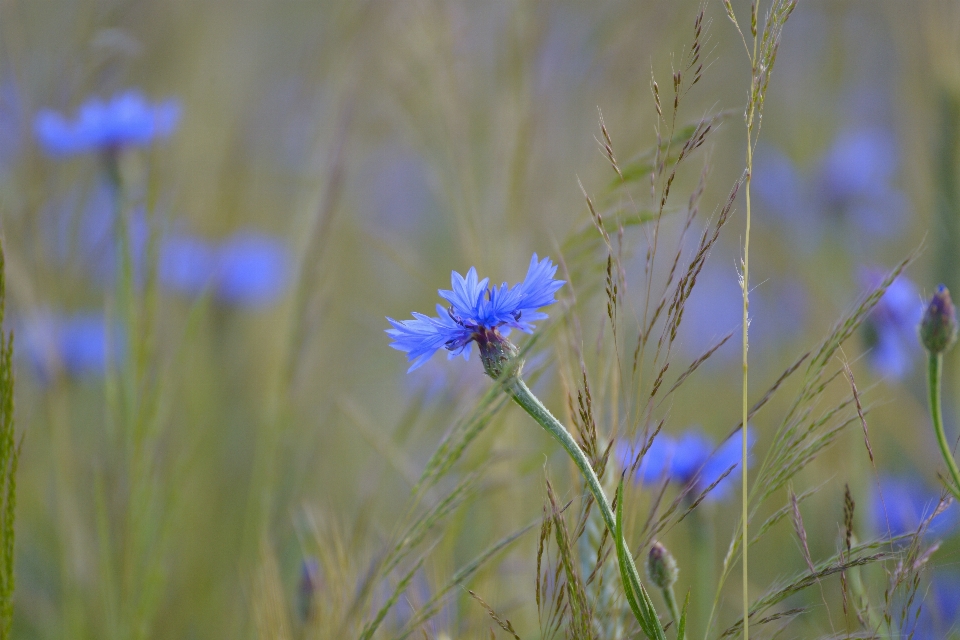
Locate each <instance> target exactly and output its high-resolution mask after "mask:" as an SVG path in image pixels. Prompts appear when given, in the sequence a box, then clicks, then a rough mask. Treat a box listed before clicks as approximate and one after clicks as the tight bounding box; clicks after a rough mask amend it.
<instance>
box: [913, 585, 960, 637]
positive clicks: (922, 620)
mask: <svg viewBox="0 0 960 640" xmlns="http://www.w3.org/2000/svg"><path fill="white" fill-rule="evenodd" d="M919 606H920V615H919V617H918V618H917V620H916V626H915V628H914V629H913V635H912V637H913V638H914V640H939V639H940V638H950V637H955V636H954V635H951V634H953V633H955V632H956V629H957V626H958V624H960V576H958V575H957V574H950V575H945V576H934V578H933V580H932V581H931V584H930V591H929V592H928V593H927V596H926V597H925V598H924V599H923V602H922V603H920V605H919ZM905 635H907V634H905Z"/></svg>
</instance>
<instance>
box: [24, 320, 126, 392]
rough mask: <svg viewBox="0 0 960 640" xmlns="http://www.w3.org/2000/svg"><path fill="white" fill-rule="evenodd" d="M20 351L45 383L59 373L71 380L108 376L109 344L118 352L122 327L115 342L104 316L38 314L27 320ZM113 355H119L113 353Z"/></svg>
mask: <svg viewBox="0 0 960 640" xmlns="http://www.w3.org/2000/svg"><path fill="white" fill-rule="evenodd" d="M24 324H25V326H24V329H23V331H22V332H21V334H20V335H22V336H23V338H22V339H21V340H20V341H18V344H17V349H18V351H19V352H20V353H22V354H23V355H24V356H25V357H26V358H27V359H28V360H29V361H30V363H31V364H32V365H33V368H34V370H35V371H36V373H37V376H38V377H39V378H40V379H41V380H42V381H44V382H46V381H49V380H52V379H53V378H54V377H55V376H56V374H57V373H58V372H61V371H62V372H63V373H65V374H66V375H68V376H70V377H75V378H82V377H97V376H102V375H104V373H106V370H107V365H108V363H109V360H108V352H109V349H108V342H109V344H110V347H112V348H113V349H114V350H116V349H117V348H118V347H119V346H120V345H121V341H120V340H119V337H120V335H119V331H120V328H119V327H118V326H115V327H114V329H113V331H114V335H113V336H112V338H113V339H112V341H110V340H109V339H110V338H111V336H108V324H107V321H106V319H105V318H104V316H103V314H102V313H97V312H80V313H74V314H69V315H64V314H57V313H51V312H42V313H38V314H36V315H34V316H32V317H31V318H29V319H27V320H26V322H25V323H24ZM114 355H117V354H116V353H114Z"/></svg>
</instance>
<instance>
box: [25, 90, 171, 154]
mask: <svg viewBox="0 0 960 640" xmlns="http://www.w3.org/2000/svg"><path fill="white" fill-rule="evenodd" d="M179 120H180V103H179V102H177V101H176V100H165V101H164V102H161V103H158V104H150V103H149V102H147V100H146V98H144V97H143V94H141V93H140V92H139V91H136V90H128V91H125V92H123V93H120V94H117V95H115V96H114V97H113V98H111V99H110V100H109V101H107V102H104V101H102V100H100V99H99V98H91V99H90V100H88V101H87V102H85V103H84V104H83V105H81V107H80V110H79V111H78V113H77V117H76V120H74V121H73V122H70V121H68V120H67V119H66V118H65V117H64V116H62V115H61V114H59V113H57V112H56V111H52V110H50V109H43V110H41V111H40V112H39V113H37V116H36V119H35V121H34V131H35V133H36V135H37V139H38V140H39V142H40V145H41V146H42V147H43V149H44V151H46V152H47V153H48V154H50V155H51V156H56V157H62V156H69V155H74V154H78V153H87V152H91V151H103V150H116V149H121V148H124V147H137V146H145V145H148V144H150V143H151V142H153V141H154V140H155V139H159V138H166V137H168V136H169V135H170V134H172V133H173V131H174V130H175V129H176V128H177V123H178V121H179Z"/></svg>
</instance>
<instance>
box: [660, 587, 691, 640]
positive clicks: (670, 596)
mask: <svg viewBox="0 0 960 640" xmlns="http://www.w3.org/2000/svg"><path fill="white" fill-rule="evenodd" d="M660 593H661V594H663V601H664V602H666V603H667V609H668V610H669V611H670V617H671V618H673V624H675V625H679V624H680V607H679V606H677V596H676V595H674V593H673V586H669V587H664V588H662V589H660ZM683 635H684V636H686V635H687V634H683ZM678 640H684V639H683V638H679V639H678Z"/></svg>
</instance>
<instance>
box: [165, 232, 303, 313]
mask: <svg viewBox="0 0 960 640" xmlns="http://www.w3.org/2000/svg"><path fill="white" fill-rule="evenodd" d="M159 253H160V261H159V266H158V274H159V279H160V284H161V285H163V286H164V287H166V288H167V289H170V290H171V291H176V292H178V293H181V294H185V295H188V296H198V295H200V294H201V293H203V292H204V291H205V290H206V289H208V288H210V289H212V290H213V293H214V295H215V297H216V299H217V300H219V301H221V302H224V303H226V304H230V305H234V306H242V307H265V306H268V305H269V304H271V303H273V302H276V301H277V300H278V299H279V298H280V296H282V295H283V293H284V291H285V290H286V287H287V284H288V283H289V280H290V271H291V269H292V265H291V262H292V259H291V256H290V250H289V248H288V247H287V245H286V243H284V242H283V241H282V240H281V239H279V238H275V237H272V236H268V235H265V234H261V233H255V232H252V231H243V232H239V233H237V234H234V235H233V236H231V237H230V238H227V239H226V240H225V241H223V242H222V243H220V244H215V243H212V242H208V241H206V240H204V239H202V238H200V237H197V236H192V235H187V234H178V235H171V236H169V237H167V238H165V239H164V240H163V241H162V242H161V244H160V252H159Z"/></svg>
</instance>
